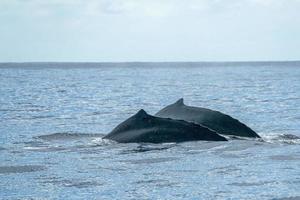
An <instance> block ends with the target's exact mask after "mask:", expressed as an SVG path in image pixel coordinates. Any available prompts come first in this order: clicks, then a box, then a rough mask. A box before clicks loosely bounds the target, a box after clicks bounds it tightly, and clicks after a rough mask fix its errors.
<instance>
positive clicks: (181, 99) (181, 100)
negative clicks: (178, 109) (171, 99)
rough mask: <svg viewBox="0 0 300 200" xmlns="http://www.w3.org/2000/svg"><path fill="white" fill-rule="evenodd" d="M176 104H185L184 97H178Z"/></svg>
mask: <svg viewBox="0 0 300 200" xmlns="http://www.w3.org/2000/svg"><path fill="white" fill-rule="evenodd" d="M175 104H176V105H178V106H181V105H184V101H183V98H180V99H178V101H176V102H175Z"/></svg>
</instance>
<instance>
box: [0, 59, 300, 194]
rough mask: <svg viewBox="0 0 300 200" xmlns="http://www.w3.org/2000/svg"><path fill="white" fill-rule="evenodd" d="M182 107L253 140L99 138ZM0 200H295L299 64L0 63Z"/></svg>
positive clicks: (298, 187)
mask: <svg viewBox="0 0 300 200" xmlns="http://www.w3.org/2000/svg"><path fill="white" fill-rule="evenodd" d="M181 97H183V98H184V100H185V103H186V104H187V105H192V106H201V107H207V108H211V109H215V110H219V111H222V112H224V113H226V114H229V115H231V116H233V117H235V118H237V119H239V120H240V121H242V122H244V123H245V124H247V125H248V126H249V127H251V128H252V129H254V130H255V131H256V132H258V133H259V134H260V135H261V136H262V138H263V139H262V140H248V139H247V140H231V141H229V142H203V141H200V142H185V143H179V144H176V143H167V144H155V145H154V144H118V143H115V142H112V141H107V140H102V139H101V137H102V136H103V135H105V134H107V133H108V132H110V131H111V130H112V129H113V128H114V127H115V126H116V125H118V124H119V123H121V122H122V121H123V120H125V119H127V118H128V117H130V116H131V115H133V114H135V113H136V112H137V111H138V110H139V109H141V108H143V109H145V110H146V111H147V112H148V113H150V114H155V113H156V112H157V111H159V110H160V109H161V108H163V107H164V106H166V105H168V104H171V103H174V102H175V101H176V100H178V99H179V98H181ZM0 199H1V200H2V199H9V200H11V199H100V200H103V199H125V200H126V199H139V200H140V199H213V200H215V199H236V200H241V199H259V200H264V199H268V200H269V199H280V200H283V199H285V200H295V199H300V63H299V62H279V63H276V62H258V63H242V62H241V63H2V64H0Z"/></svg>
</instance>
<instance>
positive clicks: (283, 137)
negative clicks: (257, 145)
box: [262, 134, 300, 144]
mask: <svg viewBox="0 0 300 200" xmlns="http://www.w3.org/2000/svg"><path fill="white" fill-rule="evenodd" d="M262 137H263V140H264V141H265V142H269V143H275V144H300V137H299V136H297V135H293V134H265V135H263V136H262Z"/></svg>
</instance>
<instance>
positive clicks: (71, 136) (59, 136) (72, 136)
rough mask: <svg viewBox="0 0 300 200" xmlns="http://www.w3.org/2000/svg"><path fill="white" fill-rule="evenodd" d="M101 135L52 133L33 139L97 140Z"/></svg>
mask: <svg viewBox="0 0 300 200" xmlns="http://www.w3.org/2000/svg"><path fill="white" fill-rule="evenodd" d="M102 136H103V135H102V134H90V133H76V132H62V133H53V134H47V135H40V136H37V137H35V139H42V140H74V139H78V138H97V137H102Z"/></svg>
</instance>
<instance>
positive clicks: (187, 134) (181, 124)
mask: <svg viewBox="0 0 300 200" xmlns="http://www.w3.org/2000/svg"><path fill="white" fill-rule="evenodd" d="M104 139H111V140H115V141H117V142H123V143H128V142H147V143H163V142H184V141H194V140H207V141H226V139H225V138H224V137H222V136H220V135H218V134H217V133H216V132H214V131H212V130H209V129H208V128H206V127H202V126H200V125H198V124H194V123H189V122H185V121H182V120H181V121H180V120H173V119H165V118H159V117H155V116H151V115H148V114H147V113H146V112H145V111H144V110H140V111H139V112H138V113H137V114H135V115H133V116H132V117H130V118H128V119H127V120H125V121H124V122H122V123H121V124H119V125H118V126H117V127H116V128H114V129H113V130H112V131H111V132H110V133H109V134H108V135H106V136H105V137H104Z"/></svg>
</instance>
